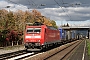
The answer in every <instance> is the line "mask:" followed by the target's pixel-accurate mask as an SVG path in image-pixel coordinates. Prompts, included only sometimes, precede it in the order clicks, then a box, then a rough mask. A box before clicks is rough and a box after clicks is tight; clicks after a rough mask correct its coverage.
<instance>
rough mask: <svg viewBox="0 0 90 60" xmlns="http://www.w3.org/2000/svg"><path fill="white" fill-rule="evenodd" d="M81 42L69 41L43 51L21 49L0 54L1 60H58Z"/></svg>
mask: <svg viewBox="0 0 90 60" xmlns="http://www.w3.org/2000/svg"><path fill="white" fill-rule="evenodd" d="M80 43H81V41H75V42H73V43H68V44H65V45H63V46H60V47H57V48H54V49H52V50H48V51H46V52H41V53H40V52H29V53H28V52H26V51H25V50H21V51H17V52H13V53H7V54H2V55H0V60H21V59H22V60H23V59H24V60H25V59H26V60H55V58H57V59H58V60H64V57H65V56H67V55H68V54H69V53H70V52H71V51H72V50H73V49H75V47H76V46H77V45H79V44H80ZM62 47H63V48H62ZM48 53H49V54H48Z"/></svg>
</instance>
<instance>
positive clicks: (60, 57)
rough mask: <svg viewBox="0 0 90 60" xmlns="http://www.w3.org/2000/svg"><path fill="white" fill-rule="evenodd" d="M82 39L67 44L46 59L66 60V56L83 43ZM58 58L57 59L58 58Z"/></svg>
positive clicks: (45, 59)
mask: <svg viewBox="0 0 90 60" xmlns="http://www.w3.org/2000/svg"><path fill="white" fill-rule="evenodd" d="M81 42H82V41H79V42H75V43H73V44H71V45H69V46H67V47H66V48H65V49H63V50H61V51H58V52H56V53H55V54H53V55H51V56H49V57H47V58H44V60H66V57H67V56H69V54H70V53H71V52H72V51H73V50H74V49H76V48H77V47H78V45H79V44H80V43H81ZM56 58H57V59H56Z"/></svg>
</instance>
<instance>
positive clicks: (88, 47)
mask: <svg viewBox="0 0 90 60" xmlns="http://www.w3.org/2000/svg"><path fill="white" fill-rule="evenodd" d="M87 49H88V55H89V58H90V42H89V41H88V40H87Z"/></svg>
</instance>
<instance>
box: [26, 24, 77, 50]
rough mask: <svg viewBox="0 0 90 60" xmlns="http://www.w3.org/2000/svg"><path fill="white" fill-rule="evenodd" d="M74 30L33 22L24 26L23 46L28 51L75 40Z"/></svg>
mask: <svg viewBox="0 0 90 60" xmlns="http://www.w3.org/2000/svg"><path fill="white" fill-rule="evenodd" d="M75 38H76V37H75V31H72V32H71V31H66V30H63V29H61V28H60V29H56V28H54V27H51V26H46V25H44V24H40V23H34V24H33V26H28V25H27V26H26V29H25V34H24V43H25V48H26V50H27V51H28V50H29V51H40V50H42V49H44V48H48V47H49V46H52V45H56V44H61V43H66V42H69V41H72V40H73V39H74V40H75Z"/></svg>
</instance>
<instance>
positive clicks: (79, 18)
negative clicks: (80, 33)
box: [0, 0, 90, 27]
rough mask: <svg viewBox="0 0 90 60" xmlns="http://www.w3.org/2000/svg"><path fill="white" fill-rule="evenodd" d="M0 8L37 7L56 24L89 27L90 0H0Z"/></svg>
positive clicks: (25, 8) (15, 9) (28, 8)
mask: <svg viewBox="0 0 90 60" xmlns="http://www.w3.org/2000/svg"><path fill="white" fill-rule="evenodd" d="M7 6H10V8H6V7H7ZM0 9H6V10H11V11H17V10H19V9H20V10H23V11H26V10H29V11H32V9H37V10H38V11H39V12H41V14H42V15H43V16H45V17H47V18H50V19H51V20H54V21H56V24H57V25H58V26H60V25H63V24H67V23H69V24H70V26H88V27H90V0H0Z"/></svg>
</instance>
